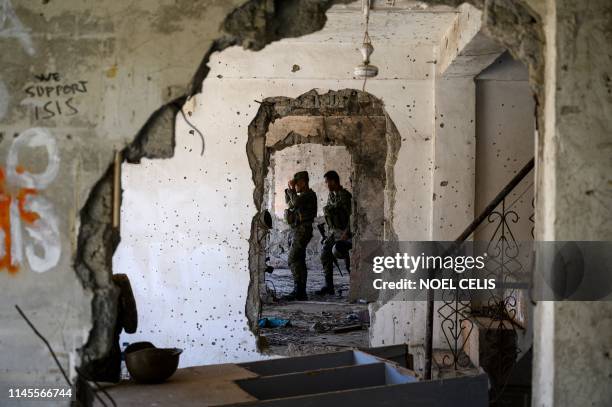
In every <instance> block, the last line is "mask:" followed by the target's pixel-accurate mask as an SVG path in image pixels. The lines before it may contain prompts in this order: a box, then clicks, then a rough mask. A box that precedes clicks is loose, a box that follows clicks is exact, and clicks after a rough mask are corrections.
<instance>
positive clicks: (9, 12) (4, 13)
mask: <svg viewBox="0 0 612 407" xmlns="http://www.w3.org/2000/svg"><path fill="white" fill-rule="evenodd" d="M3 37H4V38H16V39H17V40H19V42H20V43H21V46H22V47H23V49H24V50H25V52H27V53H28V55H34V53H35V50H34V45H33V44H32V38H31V37H30V30H29V29H28V28H26V27H25V26H24V25H23V24H22V23H21V20H19V18H18V17H17V13H15V9H14V8H13V5H12V4H11V1H10V0H0V38H3Z"/></svg>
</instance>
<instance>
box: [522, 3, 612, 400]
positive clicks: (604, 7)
mask: <svg viewBox="0 0 612 407" xmlns="http://www.w3.org/2000/svg"><path fill="white" fill-rule="evenodd" d="M548 8H549V11H548V13H547V21H546V24H545V29H546V41H547V45H546V47H547V49H546V75H545V77H546V82H545V95H546V96H545V112H544V115H545V120H544V121H543V122H544V123H543V125H544V129H543V132H541V133H540V138H541V139H540V140H539V143H538V144H539V148H538V151H537V153H536V154H537V197H536V205H537V208H536V238H537V239H538V240H557V241H559V240H606V241H609V240H612V216H611V212H610V208H611V207H612V133H611V132H610V129H612V97H611V94H610V92H611V91H612V83H611V77H612V70H611V69H610V55H611V53H612V30H610V27H611V26H612V22H611V21H610V20H611V16H612V3H610V1H609V0H592V1H588V2H575V1H570V0H549V1H548ZM535 317H536V320H535V343H534V376H533V400H532V405H533V406H534V407H548V406H555V407H559V406H561V407H565V406H568V407H569V406H584V405H589V406H610V405H612V386H610V383H612V356H611V355H612V303H609V302H606V303H603V302H539V303H538V305H537V306H536V312H535Z"/></svg>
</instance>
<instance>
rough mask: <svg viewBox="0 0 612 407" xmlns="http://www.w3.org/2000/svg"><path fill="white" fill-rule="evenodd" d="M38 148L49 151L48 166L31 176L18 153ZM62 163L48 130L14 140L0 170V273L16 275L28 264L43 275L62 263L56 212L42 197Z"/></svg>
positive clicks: (30, 133) (20, 136) (35, 130)
mask: <svg viewBox="0 0 612 407" xmlns="http://www.w3.org/2000/svg"><path fill="white" fill-rule="evenodd" d="M37 147H44V148H45V149H46V152H47V167H46V168H45V170H44V171H42V172H40V173H30V172H29V171H27V170H26V169H25V168H24V167H23V166H21V165H19V164H18V160H19V154H20V152H22V151H23V150H25V149H27V148H37ZM59 162H60V160H59V155H58V149H57V143H56V141H55V138H53V136H52V135H51V133H49V131H48V130H46V129H42V128H32V129H28V130H26V131H24V132H23V133H21V134H20V135H19V136H18V137H17V138H16V139H15V140H14V141H13V144H12V145H11V148H10V149H9V152H8V157H7V160H6V169H2V168H0V270H7V271H8V272H9V273H15V272H17V271H18V270H19V266H21V265H24V264H25V263H26V262H27V264H28V265H29V266H30V269H31V270H33V271H36V272H39V273H42V272H45V271H48V270H50V269H52V268H53V267H55V266H56V265H57V263H58V262H59V258H60V255H61V242H60V238H59V237H60V236H59V228H58V222H57V218H56V216H55V213H54V212H55V211H54V209H53V205H52V204H51V203H50V202H49V201H48V200H47V199H45V198H44V197H43V196H41V195H40V194H39V191H42V190H44V189H46V188H47V187H48V186H49V184H51V182H53V180H55V178H56V176H57V173H58V171H59ZM24 232H25V233H24ZM24 236H25V238H24Z"/></svg>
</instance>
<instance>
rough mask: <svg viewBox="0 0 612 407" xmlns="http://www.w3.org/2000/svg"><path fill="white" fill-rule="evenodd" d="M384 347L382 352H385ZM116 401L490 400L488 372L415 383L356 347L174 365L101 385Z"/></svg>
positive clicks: (454, 405) (279, 405)
mask: <svg viewBox="0 0 612 407" xmlns="http://www.w3.org/2000/svg"><path fill="white" fill-rule="evenodd" d="M385 352H388V350H386V351H385ZM106 391H107V392H108V393H109V394H110V395H111V396H112V397H113V398H114V400H115V401H116V402H117V404H118V405H129V406H150V405H152V404H153V403H155V404H156V405H173V406H192V405H193V406H196V405H197V406H270V407H285V406H287V407H289V406H291V407H299V406H313V407H314V406H317V407H325V406H334V407H337V406H339V405H351V406H352V407H361V406H363V407H371V406H386V407H394V406H410V407H425V406H427V407H430V406H436V407H462V406H466V407H467V406H469V407H485V406H488V403H489V402H488V378H487V376H486V374H478V375H476V376H469V377H459V378H452V379H445V380H432V381H419V379H417V377H416V375H415V374H414V372H412V371H411V370H408V369H406V368H403V367H401V366H399V365H398V364H396V363H394V362H391V361H389V360H386V359H382V358H379V357H376V356H373V355H371V354H368V353H366V352H363V351H359V350H347V351H343V352H334V353H328V354H320V355H311V356H301V357H293V358H282V359H270V360H265V361H258V362H250V363H243V364H238V365H235V364H222V365H209V366H198V367H191V368H186V369H179V370H178V371H177V373H176V374H175V375H174V376H173V377H172V378H171V379H170V380H168V381H167V382H165V383H162V384H159V385H153V386H151V385H148V386H144V385H138V384H135V383H133V382H122V383H121V384H119V385H114V386H110V387H107V388H106Z"/></svg>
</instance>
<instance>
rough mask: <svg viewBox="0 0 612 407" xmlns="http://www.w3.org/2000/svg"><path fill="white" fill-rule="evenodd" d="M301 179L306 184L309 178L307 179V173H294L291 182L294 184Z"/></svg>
mask: <svg viewBox="0 0 612 407" xmlns="http://www.w3.org/2000/svg"><path fill="white" fill-rule="evenodd" d="M301 179H303V180H304V181H306V182H308V181H309V178H308V171H300V172H296V173H295V175H293V180H294V181H295V182H297V181H299V180H301Z"/></svg>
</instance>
